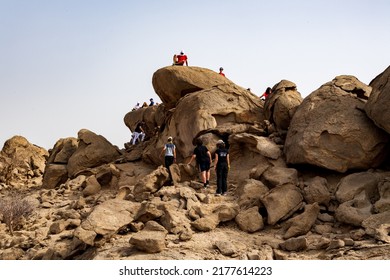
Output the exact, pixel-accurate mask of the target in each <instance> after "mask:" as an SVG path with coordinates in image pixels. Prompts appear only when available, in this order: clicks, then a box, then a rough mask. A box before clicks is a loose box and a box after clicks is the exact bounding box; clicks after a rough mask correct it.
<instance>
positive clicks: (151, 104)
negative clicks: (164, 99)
mask: <svg viewBox="0 0 390 280" xmlns="http://www.w3.org/2000/svg"><path fill="white" fill-rule="evenodd" d="M149 101H150V103H149V106H153V105H154V101H153V98H150V99H149Z"/></svg>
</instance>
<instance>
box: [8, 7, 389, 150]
mask: <svg viewBox="0 0 390 280" xmlns="http://www.w3.org/2000/svg"><path fill="white" fill-rule="evenodd" d="M389 13H390V2H389V1H385V0H371V1H368V0H367V1H366V0H364V1H350V0H344V1H336V0H330V1H319V0H312V1H305V0H301V1H287V0H280V1H262V0H260V1H255V0H247V1H246V0H243V1H233V0H231V1H229V0H225V1H204V0H200V1H176V0H175V1H153V0H150V1H124V0H122V1H119V0H113V1H99V0H98V1H92V0H83V1H75V0H68V1H60V0H52V1H49V0H36V1H26V0H0V31H1V32H0V39H1V42H2V44H0V62H1V63H0V96H1V101H2V103H1V104H2V107H1V110H0V118H1V126H0V145H1V147H2V145H3V144H4V142H5V141H6V140H8V139H10V138H11V137H13V136H15V135H21V136H23V137H25V138H27V140H28V141H29V142H31V143H33V144H35V145H38V146H41V147H43V148H45V149H51V148H52V147H53V146H54V144H55V143H56V141H57V140H59V139H60V138H66V137H77V132H78V131H79V130H80V129H89V130H91V131H93V132H94V133H96V134H99V135H103V136H104V137H105V138H107V140H108V141H110V142H111V143H112V144H114V145H117V146H118V147H119V148H122V147H123V144H124V143H125V142H128V141H129V139H130V131H129V129H128V128H127V127H126V126H125V124H124V121H123V118H124V116H125V115H126V113H128V112H129V111H131V109H132V108H133V106H134V105H135V104H136V103H137V102H140V103H142V102H144V101H148V100H149V98H154V99H155V100H156V101H157V102H159V101H160V99H159V97H158V96H157V95H156V93H155V92H154V90H153V87H152V75H153V73H154V72H155V71H157V70H158V69H159V68H162V67H165V66H168V65H170V64H171V61H172V56H173V54H174V53H177V52H179V51H180V50H184V51H185V52H186V54H187V55H188V58H189V65H190V66H199V67H204V68H208V69H212V70H215V71H218V69H219V67H220V66H223V68H224V69H225V71H224V72H225V74H226V76H227V77H228V78H229V79H230V80H232V81H233V82H235V83H236V84H238V85H239V86H242V87H245V88H251V90H252V92H253V93H254V94H256V95H258V96H259V95H261V94H262V93H263V91H264V90H265V88H266V87H268V86H273V85H275V84H276V83H278V82H279V81H280V80H283V79H287V80H290V81H292V82H294V83H295V84H297V87H298V91H299V92H300V93H301V95H302V96H303V97H306V96H307V95H308V94H310V93H311V92H313V91H314V90H316V89H317V88H319V87H320V86H321V85H322V84H324V83H326V82H328V81H331V80H332V79H333V78H334V77H336V76H338V75H353V76H355V77H356V78H358V79H359V80H360V81H362V82H363V83H365V84H369V83H370V81H371V80H372V79H374V78H375V77H376V76H377V75H379V74H380V73H381V72H383V71H384V70H385V69H386V68H387V67H388V66H389V64H390V63H389V62H390V54H389V51H388V50H389V49H390V36H388V35H389V31H388V27H389V26H390V17H389V16H388V15H389Z"/></svg>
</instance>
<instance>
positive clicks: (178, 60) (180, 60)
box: [173, 51, 188, 66]
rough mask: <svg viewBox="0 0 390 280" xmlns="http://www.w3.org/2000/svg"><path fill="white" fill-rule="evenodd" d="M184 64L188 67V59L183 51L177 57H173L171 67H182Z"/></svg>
mask: <svg viewBox="0 0 390 280" xmlns="http://www.w3.org/2000/svg"><path fill="white" fill-rule="evenodd" d="M184 64H185V65H187V66H188V58H187V56H186V55H185V54H184V52H183V51H181V52H180V54H179V55H176V54H175V55H174V56H173V65H181V66H183V65H184Z"/></svg>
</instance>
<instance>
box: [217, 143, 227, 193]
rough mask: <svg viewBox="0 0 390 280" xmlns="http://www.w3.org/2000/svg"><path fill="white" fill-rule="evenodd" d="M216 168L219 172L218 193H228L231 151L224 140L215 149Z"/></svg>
mask: <svg viewBox="0 0 390 280" xmlns="http://www.w3.org/2000/svg"><path fill="white" fill-rule="evenodd" d="M214 168H215V171H216V172H217V192H216V194H217V195H221V194H222V195H226V192H227V175H228V171H229V169H230V158H229V151H228V150H227V149H226V148H225V143H224V142H223V141H222V140H219V141H218V142H217V150H216V151H215V160H214Z"/></svg>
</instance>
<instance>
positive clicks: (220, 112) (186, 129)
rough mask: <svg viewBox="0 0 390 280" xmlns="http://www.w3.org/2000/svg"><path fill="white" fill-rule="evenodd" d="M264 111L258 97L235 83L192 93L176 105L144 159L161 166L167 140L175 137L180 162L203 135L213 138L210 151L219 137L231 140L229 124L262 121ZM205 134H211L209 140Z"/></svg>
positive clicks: (209, 143)
mask: <svg viewBox="0 0 390 280" xmlns="http://www.w3.org/2000/svg"><path fill="white" fill-rule="evenodd" d="M261 109H262V105H261V103H260V101H259V100H258V98H257V96H255V95H253V94H252V93H250V92H249V91H248V90H246V89H243V88H241V87H239V86H236V85H234V84H226V85H222V86H215V87H213V88H210V89H206V90H202V91H198V92H193V93H191V94H189V95H187V96H185V97H184V98H182V99H180V101H179V102H178V103H177V104H176V108H175V109H174V110H172V112H171V113H172V114H171V115H169V117H167V118H166V123H165V127H164V128H163V129H162V131H161V133H160V134H159V137H158V139H157V140H156V141H155V142H153V143H151V144H150V145H148V146H147V147H146V148H145V150H144V155H143V156H144V157H145V158H147V160H149V161H150V162H153V163H157V164H159V163H160V162H161V158H160V157H159V153H160V151H161V148H162V147H163V146H164V144H165V143H166V139H167V138H168V137H169V136H173V138H174V144H175V145H176V148H177V157H178V161H181V160H183V159H185V158H187V157H188V156H190V155H191V154H192V151H193V149H194V146H193V145H192V143H193V140H194V139H195V138H196V137H198V136H201V135H202V137H205V138H208V139H210V140H211V141H206V142H208V143H206V144H207V145H208V147H209V149H211V147H215V144H216V142H217V141H218V139H220V138H219V137H222V136H224V137H225V138H227V137H228V135H229V134H228V133H229V132H226V126H227V125H230V124H236V123H238V124H249V125H253V124H254V123H258V122H260V121H261V117H260V116H261V115H262V112H261ZM220 128H221V129H220ZM205 134H210V137H207V135H205Z"/></svg>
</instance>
